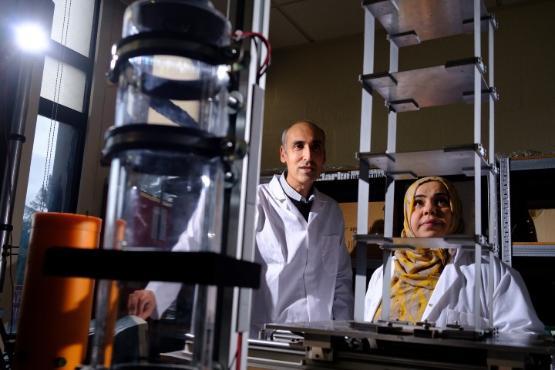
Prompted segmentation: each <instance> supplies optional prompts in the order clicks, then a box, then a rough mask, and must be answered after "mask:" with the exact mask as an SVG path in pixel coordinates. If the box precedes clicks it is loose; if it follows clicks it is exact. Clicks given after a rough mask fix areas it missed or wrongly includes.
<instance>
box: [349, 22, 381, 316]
mask: <svg viewBox="0 0 555 370" xmlns="http://www.w3.org/2000/svg"><path fill="white" fill-rule="evenodd" d="M375 32H376V30H375V20H374V17H373V16H372V14H370V13H369V12H368V11H364V60H363V73H364V74H369V73H373V72H374V41H375ZM361 92H362V106H361V113H360V141H359V150H360V151H361V152H369V151H370V150H371V143H372V104H373V97H372V94H371V93H369V92H368V91H366V90H365V89H361ZM359 173H360V178H359V180H358V197H357V202H358V203H357V230H361V232H368V200H369V194H370V183H369V181H368V178H369V176H368V165H367V164H366V163H363V162H360V172H359ZM366 261H367V259H366V248H357V251H356V273H355V292H354V301H355V307H354V317H355V319H357V320H362V319H363V318H364V295H365V294H366V273H367V272H366Z"/></svg>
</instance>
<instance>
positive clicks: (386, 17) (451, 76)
mask: <svg viewBox="0 0 555 370" xmlns="http://www.w3.org/2000/svg"><path fill="white" fill-rule="evenodd" d="M363 7H364V10H365V20H364V65H363V74H362V75H361V77H360V82H361V83H362V87H363V89H362V111H361V125H360V146H359V153H358V154H357V157H358V158H359V162H360V174H361V176H360V179H359V190H358V211H357V230H358V233H359V235H357V236H356V237H355V240H356V242H357V255H356V261H357V262H356V276H355V320H357V321H362V320H363V318H364V296H365V291H366V281H367V276H366V254H367V246H368V245H375V244H378V245H381V246H382V248H383V249H384V251H383V265H384V276H387V277H389V276H390V274H391V268H392V263H391V262H392V258H391V257H392V254H391V251H392V250H393V249H396V248H403V247H405V248H406V247H407V246H411V245H414V243H415V242H417V243H418V244H419V245H423V244H426V245H429V246H430V247H434V248H453V247H458V248H471V249H473V250H474V251H475V267H476V272H477V273H476V280H475V288H474V295H475V297H478V295H479V294H480V293H481V292H480V291H481V285H482V283H481V276H482V275H481V273H478V271H481V257H482V250H489V255H490V258H492V257H493V254H494V253H496V251H497V244H498V243H497V236H496V235H497V202H496V199H497V185H496V172H497V168H496V165H495V154H494V153H495V151H494V103H495V101H496V100H497V99H498V96H497V93H496V90H495V87H494V83H493V82H494V79H493V77H494V75H493V72H494V68H493V62H494V58H493V44H494V31H495V29H496V28H497V25H496V21H495V18H494V17H493V16H492V15H490V14H488V13H487V10H486V8H485V5H484V3H483V1H482V0H474V1H467V0H442V1H437V0H420V1H418V2H416V1H411V0H365V1H363ZM376 20H378V22H380V23H381V24H382V26H383V27H384V29H385V31H386V34H387V38H388V41H389V46H390V54H389V70H388V71H387V72H382V73H375V71H374V43H375V22H376ZM475 20H480V21H477V22H476V21H475ZM484 29H487V32H488V67H487V68H485V66H484V65H483V62H482V45H481V32H482V30H484ZM469 32H473V34H474V55H473V56H471V57H470V58H468V59H464V60H458V61H450V62H447V63H445V64H443V65H439V66H434V67H427V68H420V69H414V70H409V71H399V70H398V65H399V48H402V47H404V46H409V45H417V44H420V43H421V42H424V41H428V40H433V39H439V38H443V37H447V36H452V35H458V34H463V33H469ZM373 92H375V93H377V94H379V95H381V96H382V97H383V99H384V100H385V102H386V106H387V107H388V108H389V113H388V127H387V150H386V152H385V153H373V152H372V151H371V132H372V103H373V96H372V93H373ZM483 98H487V99H488V101H489V117H488V121H489V143H488V150H489V151H488V154H489V155H487V156H486V153H485V150H484V145H483V144H482V136H481V132H482V119H481V103H482V99H483ZM469 100H470V102H473V103H474V141H473V143H472V144H470V145H468V146H466V147H458V148H445V149H441V150H433V151H421V152H410V153H409V152H407V153H399V152H397V150H396V149H397V148H396V137H397V114H398V113H402V112H405V111H414V110H419V109H422V108H426V107H432V106H441V105H447V104H452V103H456V102H460V101H469ZM372 168H379V169H381V170H383V171H384V172H385V174H386V176H387V181H386V183H387V190H386V198H385V202H386V208H385V231H384V235H383V236H377V237H376V236H375V235H372V236H370V235H365V234H367V233H368V193H369V189H370V183H369V179H368V177H365V176H364V175H363V174H366V173H368V170H369V169H372ZM428 175H439V176H449V175H466V176H473V177H474V194H475V196H474V209H475V225H474V234H475V235H473V236H448V237H445V238H425V239H424V238H418V240H414V239H416V238H394V237H393V235H392V234H393V205H394V194H395V182H396V181H397V180H401V179H416V178H418V177H420V176H428ZM483 175H487V179H488V183H489V184H488V185H489V187H488V194H489V197H488V199H489V206H488V209H489V220H488V221H489V236H488V237H485V236H484V235H482V219H481V214H482V212H481V207H482V194H481V193H482V183H481V182H482V176H483ZM490 276H492V274H490ZM383 281H384V285H383V295H382V307H383V310H382V319H384V320H387V319H388V315H389V306H390V284H389V282H390V279H389V278H387V279H385V278H384V279H383ZM492 285H493V284H491V283H490V284H488V287H491V288H488V292H487V293H488V294H489V296H490V297H491V296H492V295H493V288H492ZM490 301H491V299H490ZM475 302H476V303H475V307H474V322H475V323H476V324H475V329H476V330H481V329H484V328H481V327H480V320H479V319H478V317H479V313H480V307H479V302H480V299H475ZM490 312H491V310H490Z"/></svg>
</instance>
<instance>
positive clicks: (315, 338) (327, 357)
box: [304, 335, 333, 361]
mask: <svg viewBox="0 0 555 370" xmlns="http://www.w3.org/2000/svg"><path fill="white" fill-rule="evenodd" d="M304 344H305V348H306V357H307V359H309V360H316V361H333V349H332V348H331V337H329V336H327V335H310V336H308V335H307V336H306V337H305V340H304Z"/></svg>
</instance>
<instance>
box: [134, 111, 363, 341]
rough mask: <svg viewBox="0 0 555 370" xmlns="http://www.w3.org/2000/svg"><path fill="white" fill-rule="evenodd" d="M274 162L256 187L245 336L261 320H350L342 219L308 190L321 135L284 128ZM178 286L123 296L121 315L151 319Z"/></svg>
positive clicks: (302, 126) (321, 157)
mask: <svg viewBox="0 0 555 370" xmlns="http://www.w3.org/2000/svg"><path fill="white" fill-rule="evenodd" d="M280 159H281V162H282V163H284V164H285V165H286V166H287V170H286V171H285V172H284V173H283V174H281V175H279V176H274V178H273V179H272V180H271V181H270V183H269V184H263V185H260V186H259V188H258V199H257V200H258V204H257V210H258V215H257V229H256V231H257V233H256V246H257V248H256V262H258V263H260V264H261V265H262V274H263V276H262V280H261V286H260V289H258V290H256V291H255V292H254V302H253V310H252V324H251V332H250V336H251V337H256V336H257V335H258V331H259V330H260V329H261V328H262V326H263V324H264V323H268V322H274V323H285V322H300V321H320V320H331V319H338V320H347V319H352V316H353V296H352V283H351V280H352V270H351V261H350V257H349V255H348V253H347V250H346V248H345V243H344V237H343V235H344V234H343V233H344V222H343V216H342V214H341V210H340V209H339V206H338V205H337V203H336V202H335V201H334V200H332V199H331V198H329V197H328V196H326V195H324V194H322V193H320V192H318V191H317V190H316V189H315V188H314V187H313V184H314V181H315V180H316V179H317V178H318V177H319V175H320V173H321V172H322V168H323V165H324V162H325V159H326V151H325V134H324V131H323V130H322V129H320V128H319V127H318V126H317V125H315V124H314V123H311V122H306V121H301V122H296V123H294V124H292V125H291V126H289V127H288V128H287V129H286V130H284V132H283V135H282V145H281V147H280ZM184 234H191V235H193V234H194V233H191V232H187V231H186V232H185V233H184ZM182 239H183V240H185V239H186V238H185V239H184V236H183V235H182V237H181V238H180V243H178V244H180V245H181V244H183V243H181V241H182ZM187 240H192V239H191V238H189V239H187ZM186 244H187V243H186ZM192 247H193V246H188V247H187V248H192ZM179 249H183V248H182V247H179ZM178 287H179V285H178V284H170V283H156V282H154V283H150V284H149V285H148V286H147V289H145V290H139V291H136V292H134V293H132V294H131V295H130V297H129V302H128V307H129V313H130V314H134V315H138V316H140V317H142V318H147V317H153V318H157V317H159V316H160V315H161V314H162V313H163V311H164V310H165V309H167V307H168V306H169V304H170V303H171V302H172V301H173V300H174V299H175V297H176V295H177V292H178V291H179V288H178Z"/></svg>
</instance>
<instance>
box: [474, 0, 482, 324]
mask: <svg viewBox="0 0 555 370" xmlns="http://www.w3.org/2000/svg"><path fill="white" fill-rule="evenodd" d="M480 5H481V1H480V0H474V56H475V57H477V58H480V59H481V56H482V49H481V39H480V38H481V33H480V26H481V20H480ZM481 80H482V75H481V72H480V69H479V67H478V66H475V67H474V143H476V144H481V142H482V137H481V136H482V124H481V112H482V110H481V108H482V107H481V82H482V81H481ZM474 210H475V212H474V221H475V222H474V233H475V234H476V235H482V169H481V159H480V156H479V155H478V154H475V155H474ZM481 258H482V246H481V245H480V243H476V244H475V251H474V261H475V264H474V268H475V270H474V328H475V329H476V330H480V329H481V322H480V317H481V315H480V311H481V303H480V290H481V287H482V260H481Z"/></svg>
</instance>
